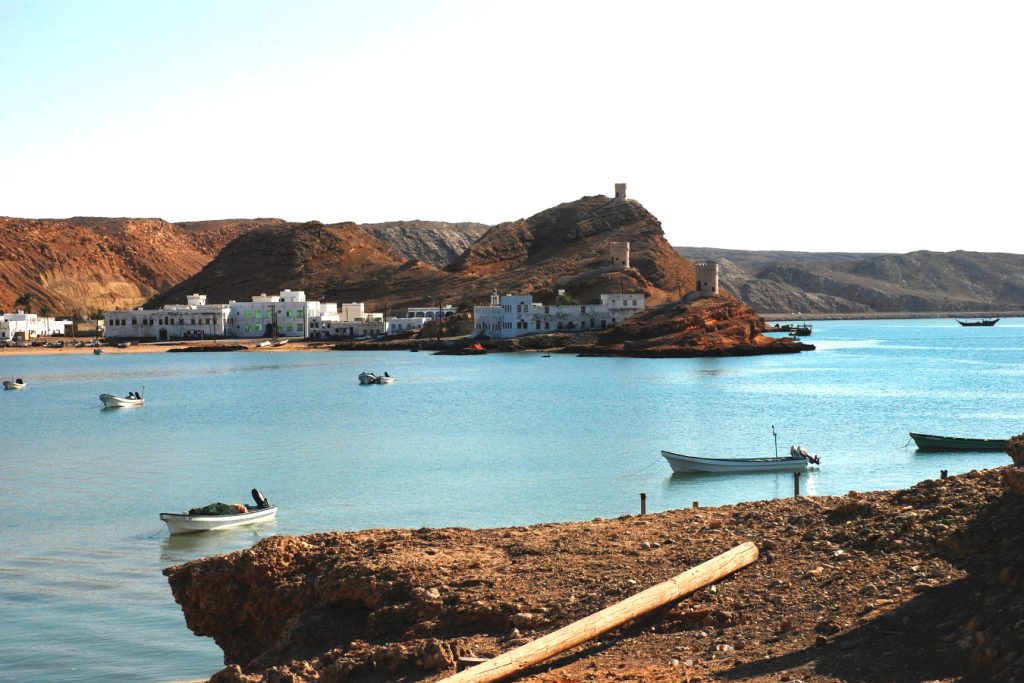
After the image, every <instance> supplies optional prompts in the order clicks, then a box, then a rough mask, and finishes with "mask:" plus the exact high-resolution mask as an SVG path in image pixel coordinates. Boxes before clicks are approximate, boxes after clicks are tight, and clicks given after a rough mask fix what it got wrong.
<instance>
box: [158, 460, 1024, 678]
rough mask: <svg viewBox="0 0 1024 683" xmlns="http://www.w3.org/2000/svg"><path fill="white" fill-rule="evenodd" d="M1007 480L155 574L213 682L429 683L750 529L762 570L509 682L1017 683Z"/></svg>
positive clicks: (316, 547)
mask: <svg viewBox="0 0 1024 683" xmlns="http://www.w3.org/2000/svg"><path fill="white" fill-rule="evenodd" d="M1022 452H1024V450H1022ZM1012 473H1017V474H1019V468H1015V467H1013V466H1008V467H1005V468H1000V469H996V470H990V471H982V472H971V473H969V474H966V475H962V476H958V477H953V478H949V479H939V480H929V481H924V482H922V483H920V484H918V485H916V486H914V487H912V488H910V489H907V490H900V491H882V492H873V493H860V494H858V493H855V492H851V493H850V494H849V495H846V496H838V497H820V498H794V499H785V500H775V501H761V502H752V503H744V504H739V505H731V506H724V507H719V508H708V509H686V510H676V511H671V512H665V513H660V514H654V515H646V516H627V517H622V518H619V519H613V520H594V521H591V522H584V523H570V524H542V525H537V526H531V527H522V528H507V529H484V530H476V531H473V530H469V529H461V528H452V529H419V530H371V531H363V532H351V533H323V534H314V535H310V536H303V537H286V536H282V537H273V538H270V539H266V540H264V541H262V542H260V543H258V544H257V545H256V546H254V547H253V548H251V549H249V550H245V551H241V552H237V553H233V554H231V555H226V556H221V557H212V558H206V559H201V560H197V561H194V562H190V563H188V564H185V565H181V566H177V567H172V568H169V569H167V570H165V573H166V574H167V576H168V577H169V581H170V584H171V588H172V590H173V593H174V596H175V599H176V600H177V601H178V602H179V603H180V604H181V605H182V608H183V611H184V614H185V618H186V622H187V624H188V626H189V627H190V628H191V629H192V630H193V631H194V632H195V633H197V634H199V635H209V636H212V637H214V638H215V639H216V641H217V643H218V644H219V645H220V646H221V647H222V648H223V650H224V652H225V661H226V663H227V664H228V666H227V667H226V668H225V669H223V670H221V671H220V672H218V673H217V674H216V675H215V676H214V677H213V679H212V680H214V681H252V682H256V681H259V682H269V681H320V682H323V683H326V682H334V681H437V680H441V679H443V678H444V677H446V676H447V675H450V674H451V673H452V672H453V671H454V663H455V660H456V659H457V658H458V657H461V656H476V657H491V656H494V655H497V654H498V653H501V652H503V651H506V650H508V649H510V648H512V647H515V646H516V645H518V644H522V643H524V642H526V641H528V640H529V639H532V638H535V637H538V636H540V635H542V634H544V633H547V632H550V631H552V630H554V629H555V628H558V627H561V626H563V625H566V624H568V623H570V622H572V621H574V620H576V619H579V618H581V617H583V616H586V615H588V614H590V613H593V612H595V611H597V610H598V609H601V608H603V607H605V606H607V605H609V604H611V603H613V602H616V601H618V600H620V599H622V598H624V597H627V596H629V595H632V594H634V593H637V592H639V591H640V590H642V589H643V588H646V587H648V586H650V585H652V584H654V583H657V582H660V581H662V580H664V579H666V578H669V577H671V576H673V575H675V574H677V573H678V572H680V571H682V570H684V569H687V568H689V567H692V566H695V565H697V564H699V563H701V562H703V561H705V560H707V559H709V558H711V557H713V556H715V555H717V554H719V553H721V552H724V551H725V550H727V549H729V548H731V547H734V546H735V545H737V544H739V543H741V542H744V541H753V542H754V543H756V544H757V545H758V546H759V548H760V550H761V557H760V559H759V560H758V561H757V562H756V563H755V564H754V565H752V566H750V567H748V568H747V569H744V570H742V571H740V572H739V573H737V574H735V575H733V576H732V577H731V578H728V579H726V580H724V581H722V582H720V583H719V584H718V585H717V586H715V587H714V588H713V589H708V590H703V591H700V592H698V593H697V594H695V595H692V596H690V597H689V598H686V599H684V600H682V601H680V602H678V603H675V604H674V605H671V606H668V607H665V608H662V609H660V610H658V611H656V612H654V613H652V614H649V615H648V616H646V617H643V618H641V619H639V620H637V621H636V622H634V623H632V624H629V625H627V626H625V627H623V628H621V629H619V630H618V631H614V632H612V633H610V634H607V635H605V636H603V637H601V638H600V639H598V640H597V641H595V642H591V643H589V644H586V645H582V646H580V647H578V648H576V649H575V650H573V651H571V652H569V653H566V654H564V655H561V656H559V657H557V658H555V659H554V660H553V661H551V662H549V663H547V664H545V665H542V666H538V667H536V668H535V669H533V670H531V671H528V672H527V673H526V675H524V676H521V677H519V679H518V680H523V681H547V682H549V683H554V682H556V681H558V682H568V681H658V682H660V681H664V682H669V681H671V682H672V683H679V681H711V680H719V681H730V680H732V681H740V680H743V681H797V680H805V681H811V680H813V681H827V682H836V681H851V682H853V681H858V682H861V681H879V682H882V681H885V682H897V683H900V682H907V683H910V682H913V683H919V682H921V681H932V680H935V681H938V680H941V681H968V680H978V681H983V680H984V681H1004V682H1012V681H1019V680H1024V676H1022V672H1024V526H1022V525H1021V523H1020V522H1021V519H1024V495H1022V494H1021V493H1019V492H1017V491H1014V490H1013V489H1012V488H1011V487H1010V486H1008V484H1009V483H1010V482H1011V474H1012ZM1012 481H1019V478H1015V479H1012Z"/></svg>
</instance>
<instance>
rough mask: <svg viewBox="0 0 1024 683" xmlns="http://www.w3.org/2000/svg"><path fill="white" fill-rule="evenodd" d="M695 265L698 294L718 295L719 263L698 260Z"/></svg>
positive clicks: (702, 295)
mask: <svg viewBox="0 0 1024 683" xmlns="http://www.w3.org/2000/svg"><path fill="white" fill-rule="evenodd" d="M693 267H694V269H695V270H696V271H697V295H698V296H701V297H705V296H718V264H717V263H716V262H714V261H698V262H697V263H694V264H693Z"/></svg>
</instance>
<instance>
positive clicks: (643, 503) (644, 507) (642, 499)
mask: <svg viewBox="0 0 1024 683" xmlns="http://www.w3.org/2000/svg"><path fill="white" fill-rule="evenodd" d="M640 514H641V515H646V514H647V494H646V493H641V494H640Z"/></svg>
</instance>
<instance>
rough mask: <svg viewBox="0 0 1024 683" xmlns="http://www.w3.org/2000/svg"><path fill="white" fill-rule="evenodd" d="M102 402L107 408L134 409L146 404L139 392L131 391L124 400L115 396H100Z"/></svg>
mask: <svg viewBox="0 0 1024 683" xmlns="http://www.w3.org/2000/svg"><path fill="white" fill-rule="evenodd" d="M100 400H101V401H103V405H104V406H105V407H107V408H133V407H135V406H141V405H143V404H144V403H145V402H146V399H144V398H143V397H142V394H140V393H139V392H137V391H130V392H128V395H127V396H125V397H123V398H122V397H121V396H114V395H113V394H100Z"/></svg>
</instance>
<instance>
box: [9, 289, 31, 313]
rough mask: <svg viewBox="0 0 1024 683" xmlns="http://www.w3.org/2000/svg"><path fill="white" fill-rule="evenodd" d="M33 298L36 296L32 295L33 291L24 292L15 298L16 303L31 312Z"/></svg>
mask: <svg viewBox="0 0 1024 683" xmlns="http://www.w3.org/2000/svg"><path fill="white" fill-rule="evenodd" d="M33 298H34V297H33V296H32V293H31V292H25V293H24V294H22V295H21V296H19V297H18V298H17V299H15V300H14V305H15V306H21V307H22V308H24V309H25V312H26V313H31V312H32V299H33Z"/></svg>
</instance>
